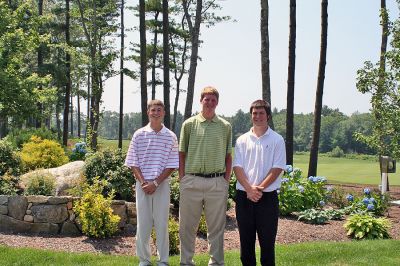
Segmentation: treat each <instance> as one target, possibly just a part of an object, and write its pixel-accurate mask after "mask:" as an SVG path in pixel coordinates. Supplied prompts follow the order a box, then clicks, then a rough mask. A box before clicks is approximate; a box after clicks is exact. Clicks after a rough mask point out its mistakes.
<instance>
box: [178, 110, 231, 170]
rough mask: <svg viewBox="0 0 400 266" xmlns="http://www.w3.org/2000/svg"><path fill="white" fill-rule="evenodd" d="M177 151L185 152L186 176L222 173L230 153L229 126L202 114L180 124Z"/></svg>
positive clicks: (225, 122)
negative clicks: (190, 174)
mask: <svg viewBox="0 0 400 266" xmlns="http://www.w3.org/2000/svg"><path fill="white" fill-rule="evenodd" d="M179 151H180V152H185V153H186V159H185V172H186V173H188V174H189V173H202V174H209V173H222V172H225V158H226V155H227V154H228V153H231V152H232V127H231V124H229V122H227V121H226V120H224V119H222V118H220V117H219V116H217V115H215V116H214V118H213V119H212V120H207V119H205V118H204V117H203V116H202V114H201V113H200V114H198V115H195V116H193V117H191V118H189V119H187V120H186V121H185V122H184V123H183V124H182V129H181V135H180V140H179Z"/></svg>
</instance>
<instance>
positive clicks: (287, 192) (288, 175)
mask: <svg viewBox="0 0 400 266" xmlns="http://www.w3.org/2000/svg"><path fill="white" fill-rule="evenodd" d="M326 182H327V180H326V178H325V177H319V176H310V177H308V178H304V177H302V172H301V170H300V169H299V168H295V169H293V168H292V166H291V165H288V166H287V167H286V170H285V173H284V175H283V178H282V184H281V188H280V190H279V194H278V195H279V212H280V214H281V215H288V214H290V213H292V212H300V211H304V210H307V209H312V208H318V207H322V206H324V205H325V204H326V202H327V199H328V196H330V193H331V190H330V189H329V188H325V184H326Z"/></svg>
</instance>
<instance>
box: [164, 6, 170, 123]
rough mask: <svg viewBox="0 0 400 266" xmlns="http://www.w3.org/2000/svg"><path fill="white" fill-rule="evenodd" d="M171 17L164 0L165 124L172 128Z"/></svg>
mask: <svg viewBox="0 0 400 266" xmlns="http://www.w3.org/2000/svg"><path fill="white" fill-rule="evenodd" d="M168 35H169V19H168V0H163V61H164V105H165V117H164V124H165V126H166V127H167V128H171V112H170V99H169V89H170V83H169V37H168Z"/></svg>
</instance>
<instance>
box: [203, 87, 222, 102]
mask: <svg viewBox="0 0 400 266" xmlns="http://www.w3.org/2000/svg"><path fill="white" fill-rule="evenodd" d="M206 94H212V95H215V97H217V100H219V93H218V91H217V89H216V88H214V87H211V86H207V87H205V88H204V89H203V90H202V91H201V94H200V101H202V100H203V98H204V96H205V95H206Z"/></svg>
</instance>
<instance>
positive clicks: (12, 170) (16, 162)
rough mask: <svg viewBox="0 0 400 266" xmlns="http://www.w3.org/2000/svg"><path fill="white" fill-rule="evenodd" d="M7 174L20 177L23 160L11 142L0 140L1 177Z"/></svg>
mask: <svg viewBox="0 0 400 266" xmlns="http://www.w3.org/2000/svg"><path fill="white" fill-rule="evenodd" d="M6 173H9V174H11V175H14V176H18V175H19V174H20V173H21V158H20V157H19V155H18V154H17V153H16V152H15V151H14V150H13V147H12V145H11V143H10V142H8V141H5V140H0V176H2V175H5V174H6Z"/></svg>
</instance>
